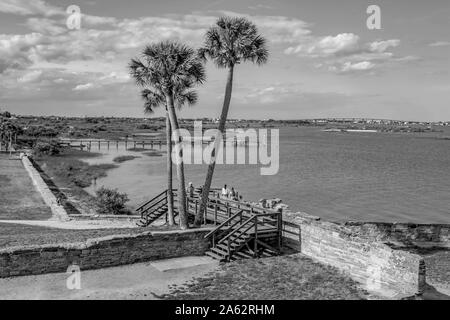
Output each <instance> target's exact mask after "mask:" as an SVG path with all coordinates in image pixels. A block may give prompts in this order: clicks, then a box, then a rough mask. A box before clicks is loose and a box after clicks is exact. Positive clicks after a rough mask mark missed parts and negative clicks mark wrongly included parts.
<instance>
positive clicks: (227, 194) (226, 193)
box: [220, 185, 242, 201]
mask: <svg viewBox="0 0 450 320" xmlns="http://www.w3.org/2000/svg"><path fill="white" fill-rule="evenodd" d="M220 196H221V198H223V199H229V200H234V201H239V200H240V199H242V196H239V193H238V192H237V191H236V190H234V187H231V190H230V189H228V187H227V185H224V186H223V188H222V192H221V194H220Z"/></svg>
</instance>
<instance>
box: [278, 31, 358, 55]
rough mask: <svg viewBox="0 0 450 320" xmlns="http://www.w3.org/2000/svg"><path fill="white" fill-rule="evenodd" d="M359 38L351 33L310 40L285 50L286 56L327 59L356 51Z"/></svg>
mask: <svg viewBox="0 0 450 320" xmlns="http://www.w3.org/2000/svg"><path fill="white" fill-rule="evenodd" d="M358 42H359V36H357V35H355V34H353V33H341V34H338V35H336V36H326V37H321V38H312V39H309V40H308V41H306V43H301V44H299V45H298V46H295V47H289V48H287V49H286V50H285V53H286V54H297V55H299V56H309V57H328V56H332V55H338V54H342V53H350V52H355V51H357V50H358V48H359V45H358Z"/></svg>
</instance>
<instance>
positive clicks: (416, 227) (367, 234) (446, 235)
mask: <svg viewBox="0 0 450 320" xmlns="http://www.w3.org/2000/svg"><path fill="white" fill-rule="evenodd" d="M449 219H450V218H449ZM345 227H346V230H348V231H347V232H349V233H350V234H351V235H352V236H358V237H361V238H365V239H373V240H376V241H382V242H386V243H391V244H393V245H396V246H398V247H405V248H409V247H419V248H420V247H421V248H433V247H434V248H450V224H415V223H380V222H347V223H345Z"/></svg>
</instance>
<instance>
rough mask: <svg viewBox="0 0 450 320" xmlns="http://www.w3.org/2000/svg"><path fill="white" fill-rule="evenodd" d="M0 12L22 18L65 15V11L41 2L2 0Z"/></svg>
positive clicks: (33, 0) (35, 0)
mask: <svg viewBox="0 0 450 320" xmlns="http://www.w3.org/2000/svg"><path fill="white" fill-rule="evenodd" d="M0 12H4V13H12V14H18V15H23V16H28V15H43V16H46V17H49V16H54V15H64V14H65V11H64V10H62V9H61V8H58V7H55V6H52V5H49V4H47V3H46V2H45V1H43V0H32V1H30V0H2V1H1V2H0Z"/></svg>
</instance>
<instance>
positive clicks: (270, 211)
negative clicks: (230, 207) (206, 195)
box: [208, 198, 278, 214]
mask: <svg viewBox="0 0 450 320" xmlns="http://www.w3.org/2000/svg"><path fill="white" fill-rule="evenodd" d="M208 200H209V201H211V202H213V203H214V201H216V202H215V203H217V204H218V203H221V204H222V203H230V204H235V205H236V206H240V207H242V206H246V207H248V208H250V209H255V210H261V211H265V212H267V213H274V214H275V213H278V211H276V210H272V209H268V208H261V207H258V206H255V205H252V204H249V203H246V202H239V201H235V200H230V199H223V198H212V199H208Z"/></svg>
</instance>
